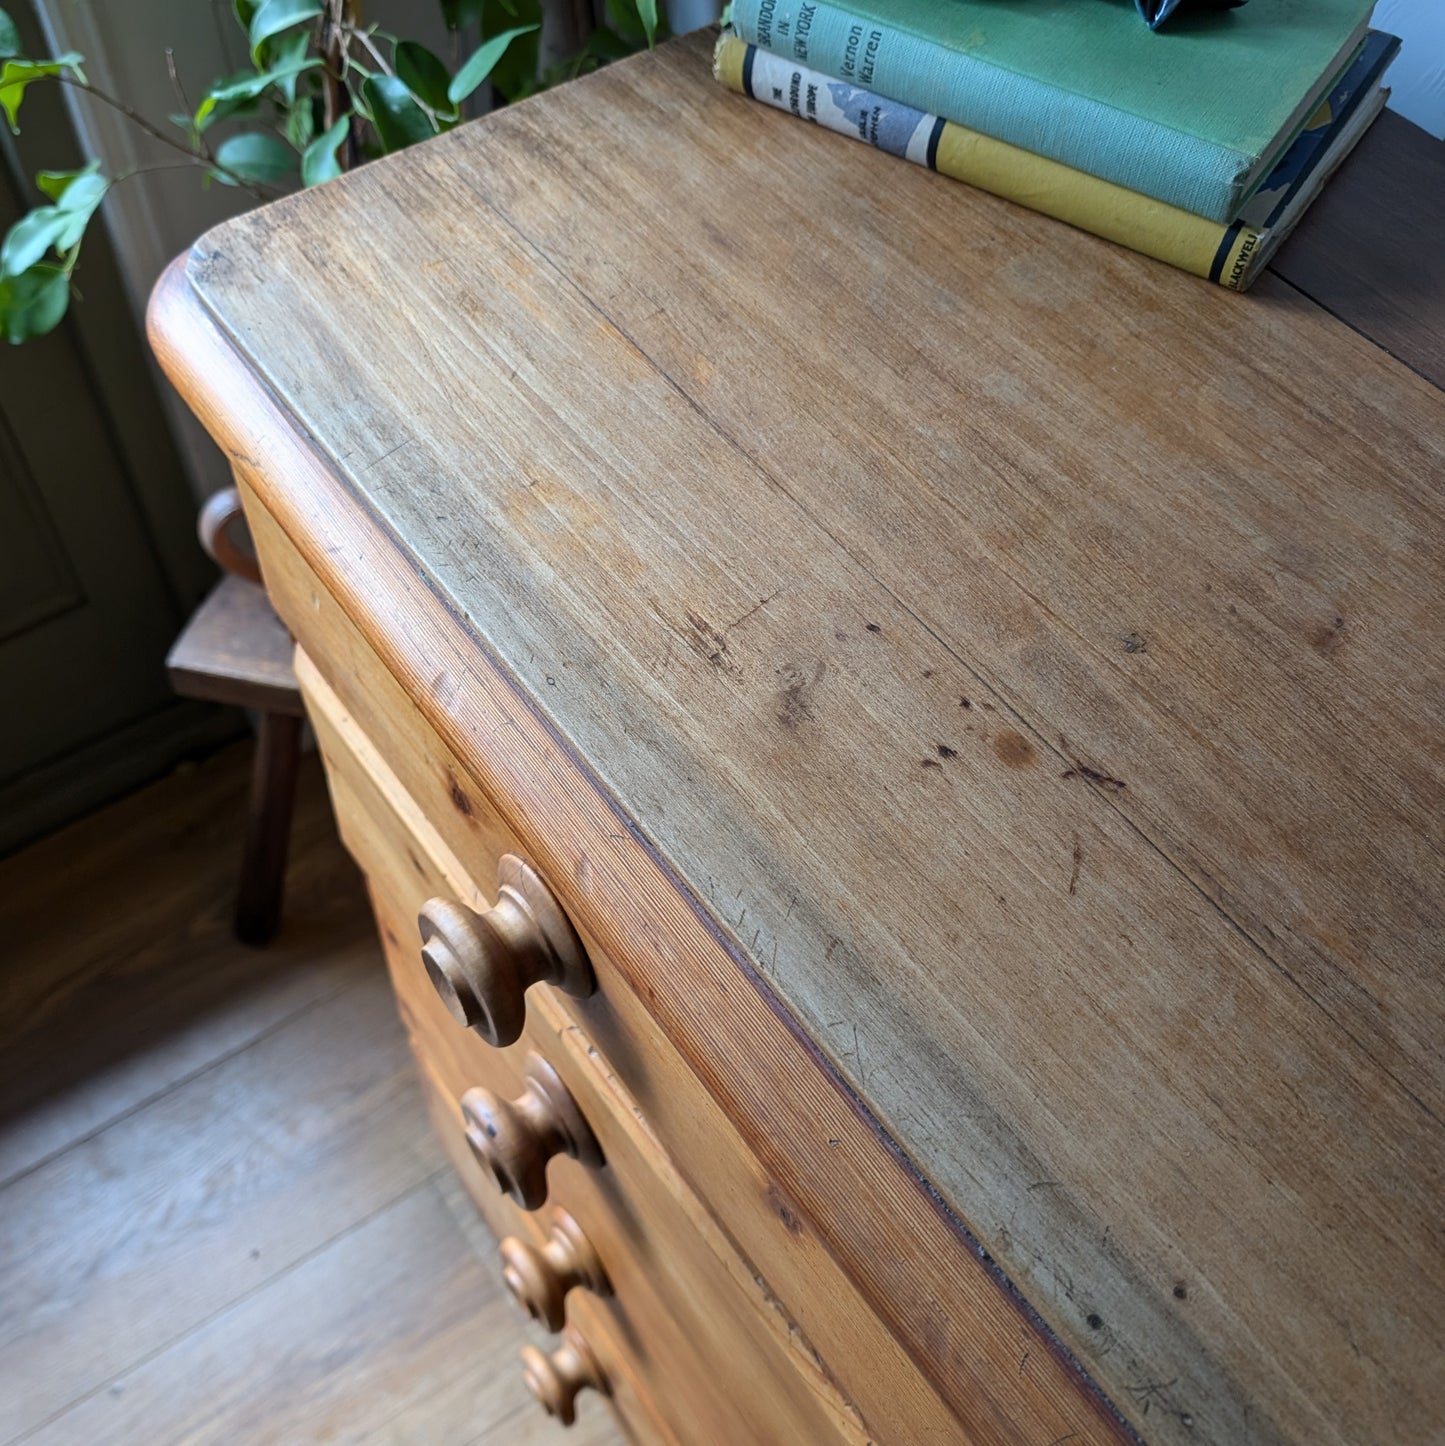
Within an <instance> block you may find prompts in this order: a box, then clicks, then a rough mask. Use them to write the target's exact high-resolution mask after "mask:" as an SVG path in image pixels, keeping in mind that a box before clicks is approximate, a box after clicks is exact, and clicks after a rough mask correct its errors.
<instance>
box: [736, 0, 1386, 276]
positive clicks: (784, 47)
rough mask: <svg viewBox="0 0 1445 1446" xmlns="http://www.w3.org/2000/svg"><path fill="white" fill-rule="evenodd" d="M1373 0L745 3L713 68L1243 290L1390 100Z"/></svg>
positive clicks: (839, 125) (807, 112) (807, 113)
mask: <svg viewBox="0 0 1445 1446" xmlns="http://www.w3.org/2000/svg"><path fill="white" fill-rule="evenodd" d="M1373 4H1374V0H1250V3H1249V4H1247V5H1245V6H1244V7H1243V8H1241V9H1237V10H1224V11H1213V12H1209V13H1202V12H1201V13H1197V14H1188V13H1181V14H1179V15H1177V16H1176V17H1175V18H1174V20H1173V21H1171V28H1167V29H1165V30H1161V31H1158V32H1155V31H1152V30H1150V29H1148V28H1146V27H1145V26H1144V25H1142V24H1140V22H1139V19H1138V16H1137V14H1136V13H1135V8H1134V6H1133V5H1127V4H1123V3H1119V0H1036V3H1018V0H733V4H732V7H731V15H730V25H729V27H728V28H726V29H724V31H723V33H722V36H721V37H720V39H719V41H718V47H717V56H716V63H715V70H716V74H717V77H718V79H719V80H721V81H722V82H724V84H726V85H728V86H731V87H732V88H733V89H734V90H737V91H740V92H742V93H743V94H744V95H747V96H751V97H752V98H753V99H754V100H758V101H761V102H763V103H764V104H767V105H772V106H775V107H777V108H778V109H780V110H786V111H789V112H791V113H792V114H793V115H795V116H799V117H800V118H802V119H804V120H809V121H814V122H816V123H817V124H819V125H822V126H826V127H827V128H828V129H830V130H834V131H838V132H840V133H842V134H843V135H847V136H852V137H854V138H856V139H859V140H863V141H866V142H867V143H869V144H870V145H873V146H876V147H878V148H879V149H880V150H884V151H888V152H890V153H891V154H893V155H897V156H901V157H903V158H905V159H907V160H911V161H915V162H917V163H918V164H919V165H924V166H928V167H929V168H930V169H932V170H936V171H939V172H941V173H943V174H944V175H948V176H952V177H954V178H955V179H956V180H960V181H966V182H968V183H969V184H970V185H974V186H978V187H980V188H981V189H983V190H985V191H991V192H993V193H994V194H995V195H997V196H1002V197H1004V198H1006V199H1007V200H1010V201H1015V202H1017V203H1018V204H1020V205H1023V206H1028V207H1029V208H1030V209H1032V210H1035V211H1041V212H1043V213H1044V214H1045V215H1049V216H1054V217H1057V218H1058V219H1059V220H1061V221H1067V222H1069V223H1070V224H1071V225H1074V226H1078V227H1080V228H1082V229H1083V230H1085V231H1090V232H1092V233H1093V234H1094V235H1096V236H1103V237H1105V238H1106V239H1108V240H1110V241H1115V242H1118V243H1119V244H1120V245H1123V246H1128V247H1130V248H1131V249H1133V250H1135V251H1141V252H1143V253H1144V254H1145V255H1148V256H1153V257H1156V258H1158V259H1159V260H1160V261H1166V262H1168V263H1169V264H1170V265H1172V266H1177V267H1179V268H1181V269H1182V270H1184V271H1189V272H1192V273H1194V274H1195V275H1197V276H1203V277H1206V278H1208V279H1209V280H1210V281H1215V282H1218V283H1219V284H1220V285H1221V286H1226V287H1229V288H1231V289H1232V290H1235V291H1243V290H1244V289H1245V288H1246V287H1248V286H1249V284H1250V282H1251V281H1252V280H1253V279H1254V278H1255V277H1256V276H1257V275H1258V274H1259V273H1260V271H1261V270H1262V269H1263V267H1264V264H1265V263H1266V262H1267V261H1268V259H1269V257H1270V256H1271V255H1272V254H1273V252H1274V251H1275V249H1276V248H1277V247H1278V246H1279V243H1280V242H1281V241H1282V240H1283V239H1284V237H1285V236H1286V235H1288V233H1289V231H1290V229H1291V228H1292V227H1293V226H1294V224H1295V222H1296V221H1298V220H1299V218H1300V216H1301V215H1302V214H1303V213H1304V211H1305V209H1306V208H1307V207H1308V206H1309V204H1310V202H1311V201H1313V200H1314V198H1315V197H1316V196H1317V195H1318V194H1319V192H1320V189H1321V188H1322V187H1323V185H1324V183H1325V181H1326V180H1327V179H1328V178H1329V176H1330V174H1331V173H1332V172H1333V171H1334V169H1335V168H1336V167H1337V166H1338V165H1339V163H1340V161H1341V160H1343V159H1344V157H1345V156H1346V155H1348V154H1349V152H1350V149H1351V148H1352V147H1353V146H1354V145H1355V143H1356V142H1357V141H1358V140H1359V138H1360V136H1361V135H1363V134H1364V132H1365V130H1366V129H1367V128H1368V127H1369V125H1370V122H1371V121H1373V120H1374V118H1375V117H1376V116H1377V115H1378V114H1379V113H1380V110H1381V109H1382V107H1383V106H1384V104H1385V100H1386V98H1387V97H1388V95H1389V92H1388V91H1387V90H1385V89H1383V87H1382V85H1381V78H1382V76H1383V75H1384V72H1385V69H1386V67H1387V66H1388V65H1389V63H1390V61H1391V59H1393V57H1394V55H1395V52H1396V51H1397V50H1398V49H1399V46H1400V42H1399V41H1398V40H1397V39H1396V38H1395V37H1394V36H1392V35H1385V34H1383V33H1381V32H1379V31H1373V30H1370V29H1369V28H1368V22H1369V16H1370V11H1371V9H1372V8H1373Z"/></svg>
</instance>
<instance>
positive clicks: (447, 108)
mask: <svg viewBox="0 0 1445 1446" xmlns="http://www.w3.org/2000/svg"><path fill="white" fill-rule="evenodd" d="M396 78H397V79H398V80H399V81H401V83H402V84H403V85H404V86H406V88H407V89H408V90H409V91H410V92H411V93H412V94H413V95H414V96H415V97H416V98H417V99H418V100H419V101H421V103H422V104H423V105H426V106H430V107H431V108H432V110H434V111H436V113H437V114H438V115H446V116H450V115H455V114H456V106H454V105H453V104H452V102H451V99H450V97H449V96H448V95H447V86H449V85H450V84H451V79H452V77H451V72H450V71H448V70H447V68H446V66H445V65H443V64H442V62H441V61H440V60H438V59H437V57H436V56H435V55H433V54H432V53H431V51H430V50H428V49H427V48H426V46H424V45H418V44H417V43H416V41H414V40H403V41H402V42H401V44H400V45H398V46H397V47H396Z"/></svg>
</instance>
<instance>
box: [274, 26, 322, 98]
mask: <svg viewBox="0 0 1445 1446" xmlns="http://www.w3.org/2000/svg"><path fill="white" fill-rule="evenodd" d="M314 39H315V35H314V33H313V32H312V31H310V30H298V31H297V32H296V34H295V35H283V36H282V37H281V38H280V39H279V40H276V41H274V42H273V43H272V44H271V45H269V46H267V47H266V49H267V52H268V53H269V55H270V58H271V66H270V68H271V70H272V71H273V72H274V73H275V75H276V85H277V87H278V88H279V90H280V91H281V94H282V95H284V96H285V97H286V104H287V105H290V104H291V103H292V102H293V101H294V100H295V99H296V82H297V80H298V79H300V77H301V73H302V72H303V71H306V70H312V69H314V68H316V67H318V66H320V65H321V63H322V61H321V57H320V56H319V55H317V56H315V57H312V58H310V59H308V56H310V51H311V43H312V41H313V40H314Z"/></svg>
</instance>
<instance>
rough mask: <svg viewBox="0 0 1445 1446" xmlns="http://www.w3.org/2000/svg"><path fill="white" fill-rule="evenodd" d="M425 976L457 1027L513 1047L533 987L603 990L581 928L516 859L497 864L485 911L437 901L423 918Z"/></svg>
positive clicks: (578, 993) (579, 995)
mask: <svg viewBox="0 0 1445 1446" xmlns="http://www.w3.org/2000/svg"><path fill="white" fill-rule="evenodd" d="M417 927H418V928H419V929H420V931H421V942H422V950H421V958H422V963H423V964H424V965H425V966H426V972H427V977H428V978H430V980H431V982H432V987H433V988H434V989H435V990H436V992H437V994H438V995H439V996H440V997H441V1001H442V1003H443V1004H445V1005H446V1007H447V1010H448V1012H449V1013H450V1014H451V1016H452V1018H453V1019H455V1020H456V1021H457V1023H458V1024H464V1025H466V1026H467V1028H469V1029H474V1030H476V1032H477V1033H478V1034H480V1035H481V1036H482V1038H483V1039H485V1040H486V1041H487V1043H488V1044H495V1045H508V1044H515V1043H516V1042H517V1040H518V1039H519V1038H520V1037H521V1034H522V1025H523V1023H524V1021H525V1020H526V1011H527V1006H526V994H527V990H528V989H529V988H530V987H531V986H532V985H533V984H540V983H544V982H545V983H548V984H555V985H556V986H557V988H559V989H561V990H562V991H563V992H564V993H567V994H570V995H572V996H573V997H574V998H576V999H585V998H586V997H587V996H588V995H589V994H591V993H593V991H594V990H596V988H597V980H596V978H595V977H594V976H593V973H592V966H591V965H590V964H589V963H588V962H587V954H586V952H585V951H584V949H583V948H582V941H581V940H580V939H578V937H577V931H576V930H575V929H574V928H573V927H572V924H571V921H570V920H569V919H568V918H567V915H566V914H565V913H564V912H563V910H562V906H561V905H560V904H558V902H557V901H556V900H555V899H554V898H553V897H552V895H551V894H550V893H549V892H548V890H547V886H546V884H544V883H543V882H542V880H541V879H539V878H538V877H537V875H536V873H535V872H534V871H533V870H532V869H531V868H530V867H529V866H528V865H527V864H525V863H523V862H522V860H521V859H519V858H518V857H517V856H516V855H515V854H503V855H502V860H501V862H500V863H499V864H498V865H497V902H496V903H495V904H493V905H492V907H491V908H490V909H488V910H487V911H486V912H485V913H483V914H478V913H477V912H476V911H475V910H473V909H469V908H467V907H466V905H465V904H459V903H457V902H456V901H455V900H452V899H441V898H437V899H432V900H430V901H429V902H428V903H427V904H425V905H424V906H423V908H422V911H421V913H420V915H418V917H417Z"/></svg>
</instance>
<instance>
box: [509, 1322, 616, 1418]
mask: <svg viewBox="0 0 1445 1446" xmlns="http://www.w3.org/2000/svg"><path fill="white" fill-rule="evenodd" d="M522 1372H523V1375H524V1376H525V1378H526V1381H527V1386H528V1388H529V1389H530V1390H531V1392H532V1394H533V1395H534V1396H535V1397H536V1398H537V1400H538V1402H539V1403H540V1405H541V1407H542V1409H543V1410H544V1411H545V1412H546V1413H547V1414H548V1415H549V1416H555V1417H556V1418H557V1419H558V1420H559V1421H560V1422H561V1423H562V1424H563V1425H564V1426H570V1425H571V1424H572V1423H573V1422H574V1421H575V1420H576V1419H577V1393H578V1391H581V1390H583V1389H585V1388H586V1387H587V1386H591V1387H592V1389H593V1390H594V1391H600V1392H601V1393H602V1394H603V1395H604V1396H605V1395H606V1394H607V1377H606V1376H605V1375H603V1374H602V1367H601V1366H600V1365H599V1364H598V1363H597V1357H596V1356H594V1355H593V1354H592V1347H591V1346H589V1345H588V1344H587V1342H586V1341H585V1340H583V1339H582V1337H581V1336H580V1335H578V1334H577V1331H576V1330H575V1329H574V1328H573V1327H572V1326H568V1327H567V1329H566V1330H564V1331H563V1332H562V1344H561V1345H559V1346H558V1347H557V1349H556V1350H555V1351H553V1352H552V1354H551V1355H550V1356H546V1355H543V1354H542V1352H541V1351H539V1350H538V1349H537V1348H536V1346H524V1347H523V1348H522Z"/></svg>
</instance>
